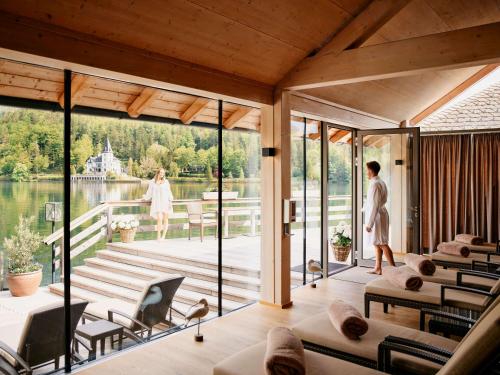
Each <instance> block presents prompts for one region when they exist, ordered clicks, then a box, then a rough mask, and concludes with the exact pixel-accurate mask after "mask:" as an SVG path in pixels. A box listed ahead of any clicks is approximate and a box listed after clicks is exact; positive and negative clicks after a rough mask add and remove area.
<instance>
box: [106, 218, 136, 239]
mask: <svg viewBox="0 0 500 375" xmlns="http://www.w3.org/2000/svg"><path fill="white" fill-rule="evenodd" d="M138 226H139V220H136V219H135V218H133V217H128V216H127V217H124V218H123V219H120V220H117V221H113V222H112V223H111V230H112V231H113V232H120V239H121V241H122V242H134V238H135V232H136V231H137V227H138Z"/></svg>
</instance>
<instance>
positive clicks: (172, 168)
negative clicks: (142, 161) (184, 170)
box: [168, 161, 180, 177]
mask: <svg viewBox="0 0 500 375" xmlns="http://www.w3.org/2000/svg"><path fill="white" fill-rule="evenodd" d="M168 171H169V173H168V175H169V176H170V177H179V172H180V170H179V166H178V165H177V163H176V162H175V161H173V162H171V163H170V165H169V166H168Z"/></svg>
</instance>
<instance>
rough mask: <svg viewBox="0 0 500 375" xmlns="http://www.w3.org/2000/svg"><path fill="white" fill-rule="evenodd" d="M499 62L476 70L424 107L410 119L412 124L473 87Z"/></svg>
mask: <svg viewBox="0 0 500 375" xmlns="http://www.w3.org/2000/svg"><path fill="white" fill-rule="evenodd" d="M498 66H499V64H489V65H486V66H485V67H483V68H482V69H481V70H480V71H478V72H476V73H475V74H473V75H471V76H470V77H469V78H467V79H466V80H465V81H464V82H462V83H461V84H460V85H458V86H457V87H455V88H454V89H453V90H451V91H450V92H448V93H447V94H446V95H444V96H442V97H441V98H439V99H438V100H436V101H435V102H434V103H432V104H431V105H430V106H429V107H427V108H426V109H424V110H423V111H422V112H420V113H419V114H418V115H416V116H414V117H413V118H412V119H411V120H410V125H411V126H415V125H417V124H418V123H419V122H420V121H422V120H423V119H425V118H426V117H429V116H430V115H432V114H433V113H434V112H436V111H437V110H438V109H439V108H441V107H442V106H444V105H445V104H446V103H448V102H450V101H451V100H452V99H454V98H456V97H457V96H458V95H460V94H461V93H462V92H464V91H465V90H467V89H468V88H469V87H471V86H472V85H473V84H475V83H476V82H477V81H479V80H481V79H482V78H484V77H485V76H487V75H488V74H490V73H491V72H492V71H494V70H495V69H496V68H497V67H498Z"/></svg>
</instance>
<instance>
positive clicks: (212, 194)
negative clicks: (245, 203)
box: [203, 182, 238, 201]
mask: <svg viewBox="0 0 500 375" xmlns="http://www.w3.org/2000/svg"><path fill="white" fill-rule="evenodd" d="M229 189H230V187H229V185H228V184H227V183H226V182H223V183H222V199H223V200H224V199H238V192H237V191H231V190H229ZM218 198H219V193H218V190H217V185H214V186H213V187H212V188H211V189H210V191H204V192H203V200H204V201H210V200H217V199H218Z"/></svg>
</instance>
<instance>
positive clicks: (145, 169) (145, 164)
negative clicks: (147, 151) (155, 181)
mask: <svg viewBox="0 0 500 375" xmlns="http://www.w3.org/2000/svg"><path fill="white" fill-rule="evenodd" d="M159 168H160V165H159V164H158V163H157V162H156V160H155V159H153V158H152V157H149V156H146V157H144V158H142V159H141V166H140V169H139V174H138V177H143V178H153V177H154V175H155V173H156V171H157V170H158V169H159Z"/></svg>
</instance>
